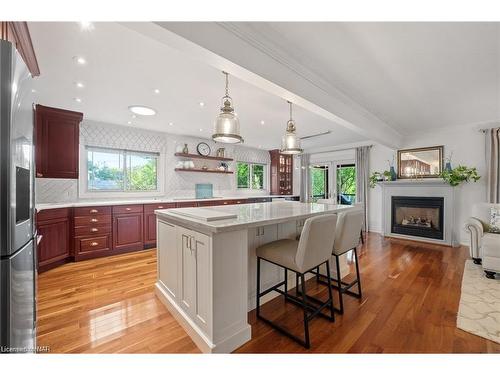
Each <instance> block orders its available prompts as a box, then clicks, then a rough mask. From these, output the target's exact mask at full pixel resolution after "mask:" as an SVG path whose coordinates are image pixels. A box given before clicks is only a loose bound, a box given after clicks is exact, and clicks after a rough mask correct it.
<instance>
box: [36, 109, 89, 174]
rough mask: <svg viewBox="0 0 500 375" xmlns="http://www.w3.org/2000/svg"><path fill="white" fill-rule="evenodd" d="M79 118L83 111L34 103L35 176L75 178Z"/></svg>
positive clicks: (77, 158)
mask: <svg viewBox="0 0 500 375" xmlns="http://www.w3.org/2000/svg"><path fill="white" fill-rule="evenodd" d="M82 118H83V114H82V113H80V112H73V111H67V110H64V109H58V108H51V107H45V106H43V105H40V104H37V105H36V107H35V129H36V140H35V161H36V176H37V177H42V178H72V179H77V178H78V169H79V157H78V155H79V147H80V146H79V143H80V142H79V140H80V122H81V121H82Z"/></svg>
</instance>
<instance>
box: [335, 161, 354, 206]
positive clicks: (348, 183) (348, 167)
mask: <svg viewBox="0 0 500 375" xmlns="http://www.w3.org/2000/svg"><path fill="white" fill-rule="evenodd" d="M337 194H338V202H339V203H341V204H353V203H354V202H355V200H356V166H355V165H354V164H338V165H337Z"/></svg>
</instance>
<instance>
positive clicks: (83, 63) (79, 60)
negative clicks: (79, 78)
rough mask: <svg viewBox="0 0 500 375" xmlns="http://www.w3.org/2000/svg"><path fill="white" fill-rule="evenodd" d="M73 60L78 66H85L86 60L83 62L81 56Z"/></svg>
mask: <svg viewBox="0 0 500 375" xmlns="http://www.w3.org/2000/svg"><path fill="white" fill-rule="evenodd" d="M73 60H74V61H75V62H76V63H77V64H78V65H85V64H86V63H87V60H85V58H84V57H81V56H73Z"/></svg>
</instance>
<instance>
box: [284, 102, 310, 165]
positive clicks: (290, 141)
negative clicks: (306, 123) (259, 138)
mask: <svg viewBox="0 0 500 375" xmlns="http://www.w3.org/2000/svg"><path fill="white" fill-rule="evenodd" d="M287 102H288V104H290V120H288V122H287V123H286V133H285V135H284V136H283V138H282V139H281V150H280V152H281V153H282V154H287V155H297V154H302V152H303V151H304V150H302V149H301V148H300V139H299V137H297V134H295V130H296V128H295V121H293V119H292V102H290V101H287Z"/></svg>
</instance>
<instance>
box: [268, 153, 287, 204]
mask: <svg viewBox="0 0 500 375" xmlns="http://www.w3.org/2000/svg"><path fill="white" fill-rule="evenodd" d="M269 154H270V155H271V171H270V180H271V184H270V185H271V186H270V192H271V194H272V195H290V194H293V155H285V154H282V153H280V150H271V151H269Z"/></svg>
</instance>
